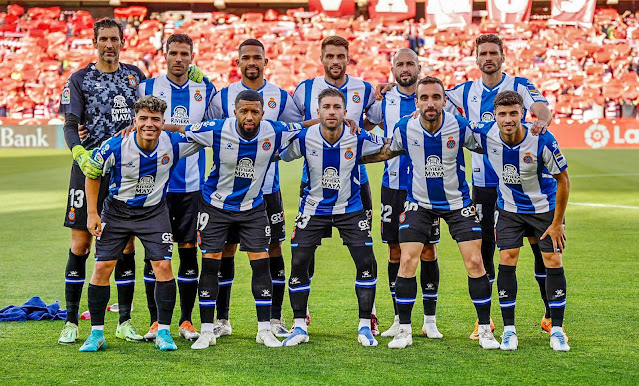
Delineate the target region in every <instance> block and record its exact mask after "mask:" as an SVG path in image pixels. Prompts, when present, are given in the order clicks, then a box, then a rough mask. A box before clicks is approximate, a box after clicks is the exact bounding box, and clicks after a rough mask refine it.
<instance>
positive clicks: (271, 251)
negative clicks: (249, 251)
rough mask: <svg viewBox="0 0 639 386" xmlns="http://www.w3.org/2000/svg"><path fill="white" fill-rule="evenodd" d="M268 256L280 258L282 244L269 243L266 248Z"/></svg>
mask: <svg viewBox="0 0 639 386" xmlns="http://www.w3.org/2000/svg"><path fill="white" fill-rule="evenodd" d="M268 255H269V256H271V257H278V256H282V243H280V242H279V241H277V242H275V243H271V244H269V246H268Z"/></svg>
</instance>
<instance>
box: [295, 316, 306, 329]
mask: <svg viewBox="0 0 639 386" xmlns="http://www.w3.org/2000/svg"><path fill="white" fill-rule="evenodd" d="M294 323H295V327H299V328H301V329H302V330H304V331H306V332H308V327H307V326H306V319H305V318H295V319H294Z"/></svg>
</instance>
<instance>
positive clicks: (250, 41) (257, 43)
mask: <svg viewBox="0 0 639 386" xmlns="http://www.w3.org/2000/svg"><path fill="white" fill-rule="evenodd" d="M245 46H254V47H260V48H262V51H266V49H265V48H264V44H262V42H261V41H259V40H257V39H246V40H244V41H243V42H242V43H240V46H239V47H238V48H237V50H238V51H240V50H241V49H242V47H245Z"/></svg>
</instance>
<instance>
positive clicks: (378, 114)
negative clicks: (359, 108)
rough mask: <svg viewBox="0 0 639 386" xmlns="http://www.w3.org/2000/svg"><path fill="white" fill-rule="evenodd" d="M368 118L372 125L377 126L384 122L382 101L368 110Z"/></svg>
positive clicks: (375, 103) (376, 102)
mask: <svg viewBox="0 0 639 386" xmlns="http://www.w3.org/2000/svg"><path fill="white" fill-rule="evenodd" d="M366 118H368V121H369V122H370V123H373V124H375V125H377V124H379V123H381V122H382V121H383V120H384V116H383V112H382V101H375V102H374V103H373V104H372V105H371V107H369V108H368V110H366Z"/></svg>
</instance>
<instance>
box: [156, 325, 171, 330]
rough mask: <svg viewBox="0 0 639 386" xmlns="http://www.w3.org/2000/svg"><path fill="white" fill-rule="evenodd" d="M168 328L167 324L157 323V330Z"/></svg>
mask: <svg viewBox="0 0 639 386" xmlns="http://www.w3.org/2000/svg"><path fill="white" fill-rule="evenodd" d="M168 329H169V325H168V324H159V323H158V331H160V330H168Z"/></svg>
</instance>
